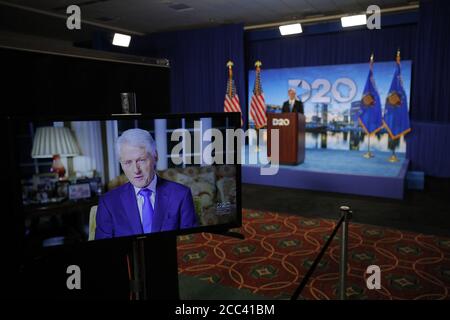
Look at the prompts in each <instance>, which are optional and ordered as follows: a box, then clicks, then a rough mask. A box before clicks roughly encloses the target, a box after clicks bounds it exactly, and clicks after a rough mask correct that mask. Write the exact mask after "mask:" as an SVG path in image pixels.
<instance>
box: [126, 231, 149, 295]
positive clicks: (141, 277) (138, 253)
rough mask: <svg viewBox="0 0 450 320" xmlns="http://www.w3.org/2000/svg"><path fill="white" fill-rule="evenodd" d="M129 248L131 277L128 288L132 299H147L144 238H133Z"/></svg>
mask: <svg viewBox="0 0 450 320" xmlns="http://www.w3.org/2000/svg"><path fill="white" fill-rule="evenodd" d="M131 250H132V251H131V259H132V261H133V278H132V279H130V290H131V292H133V293H134V295H133V296H134V300H147V298H148V297H147V290H146V279H145V271H146V269H145V251H144V239H139V238H138V239H135V240H133V243H132V249H131Z"/></svg>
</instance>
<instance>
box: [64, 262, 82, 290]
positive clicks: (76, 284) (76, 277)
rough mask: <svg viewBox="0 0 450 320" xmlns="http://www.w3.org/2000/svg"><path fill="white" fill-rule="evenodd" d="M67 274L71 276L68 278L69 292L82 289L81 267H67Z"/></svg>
mask: <svg viewBox="0 0 450 320" xmlns="http://www.w3.org/2000/svg"><path fill="white" fill-rule="evenodd" d="M66 273H67V274H70V276H69V277H68V278H67V281H66V286H67V289H69V290H74V289H76V290H80V289H81V269H80V267H79V266H77V265H75V264H73V265H70V266H68V267H67V270H66Z"/></svg>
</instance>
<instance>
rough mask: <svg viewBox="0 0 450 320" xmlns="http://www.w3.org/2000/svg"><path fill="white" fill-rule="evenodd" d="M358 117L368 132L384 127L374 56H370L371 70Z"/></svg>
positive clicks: (374, 131)
mask: <svg viewBox="0 0 450 320" xmlns="http://www.w3.org/2000/svg"><path fill="white" fill-rule="evenodd" d="M358 119H359V123H360V125H361V127H363V129H364V131H365V132H366V133H367V134H372V133H376V132H378V131H380V130H381V129H382V127H383V122H382V116H381V103H380V95H379V94H378V91H377V87H376V85H375V79H374V78H373V56H372V57H370V70H369V74H368V75H367V81H366V85H365V87H364V91H363V95H362V98H361V109H360V112H359V117H358Z"/></svg>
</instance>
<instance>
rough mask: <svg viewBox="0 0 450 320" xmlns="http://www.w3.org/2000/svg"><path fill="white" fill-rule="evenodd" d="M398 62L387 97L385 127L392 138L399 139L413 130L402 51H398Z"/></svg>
mask: <svg viewBox="0 0 450 320" xmlns="http://www.w3.org/2000/svg"><path fill="white" fill-rule="evenodd" d="M396 60H397V61H396V62H397V63H396V66H395V72H394V77H393V78H392V82H391V87H390V89H389V93H388V96H387V98H386V104H385V108H384V119H383V123H384V127H385V128H386V130H387V131H388V133H389V136H390V137H391V139H398V138H400V137H401V136H403V135H405V134H407V133H408V132H410V131H411V127H410V125H409V115H408V101H407V98H406V93H405V89H403V81H402V75H401V68H400V52H397V59H396Z"/></svg>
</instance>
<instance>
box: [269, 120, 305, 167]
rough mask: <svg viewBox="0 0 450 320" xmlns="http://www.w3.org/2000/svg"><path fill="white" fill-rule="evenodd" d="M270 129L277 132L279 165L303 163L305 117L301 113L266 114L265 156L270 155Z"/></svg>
mask: <svg viewBox="0 0 450 320" xmlns="http://www.w3.org/2000/svg"><path fill="white" fill-rule="evenodd" d="M271 129H278V130H279V137H280V141H279V147H278V149H279V153H280V155H279V162H280V164H291V165H297V164H300V163H303V162H304V161H305V116H304V115H303V114H301V113H297V112H290V113H268V114H267V156H268V157H270V155H271V143H272V142H271Z"/></svg>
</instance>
